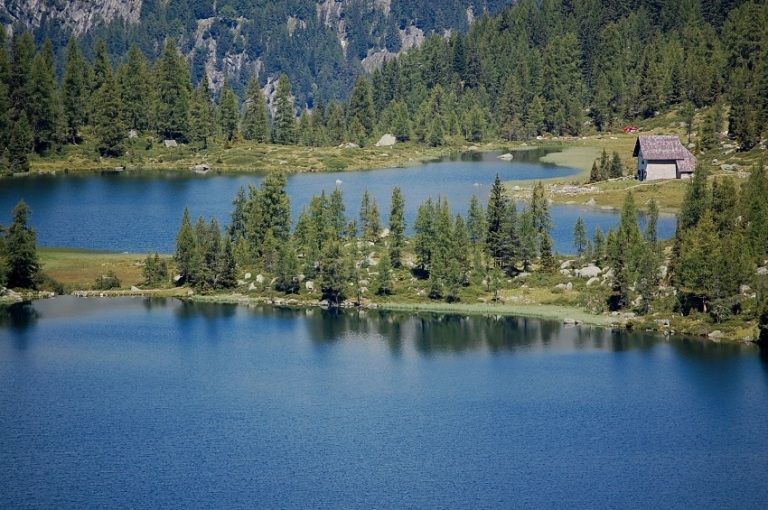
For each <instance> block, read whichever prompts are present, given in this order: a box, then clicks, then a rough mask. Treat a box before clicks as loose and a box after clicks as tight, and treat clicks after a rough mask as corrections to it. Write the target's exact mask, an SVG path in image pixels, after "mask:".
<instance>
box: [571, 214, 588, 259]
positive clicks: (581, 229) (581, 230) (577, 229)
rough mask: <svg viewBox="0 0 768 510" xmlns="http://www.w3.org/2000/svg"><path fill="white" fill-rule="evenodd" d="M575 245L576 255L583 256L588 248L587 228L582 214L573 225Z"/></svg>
mask: <svg viewBox="0 0 768 510" xmlns="http://www.w3.org/2000/svg"><path fill="white" fill-rule="evenodd" d="M573 246H574V247H575V248H576V255H577V256H578V257H579V258H582V257H583V256H584V252H585V251H586V249H587V228H586V225H584V220H583V219H582V217H581V216H579V218H578V219H577V220H576V223H575V224H574V226H573Z"/></svg>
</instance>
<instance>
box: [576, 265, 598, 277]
mask: <svg viewBox="0 0 768 510" xmlns="http://www.w3.org/2000/svg"><path fill="white" fill-rule="evenodd" d="M602 272H603V270H602V269H600V268H599V267H597V266H595V265H592V264H590V265H588V266H587V267H582V268H581V269H577V270H576V276H579V277H581V278H594V277H596V276H597V275H599V274H600V273H602Z"/></svg>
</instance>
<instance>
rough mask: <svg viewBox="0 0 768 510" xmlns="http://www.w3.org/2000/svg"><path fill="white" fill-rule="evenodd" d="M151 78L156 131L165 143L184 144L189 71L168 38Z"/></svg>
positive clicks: (173, 43) (187, 126) (186, 123)
mask: <svg viewBox="0 0 768 510" xmlns="http://www.w3.org/2000/svg"><path fill="white" fill-rule="evenodd" d="M154 75H155V76H154V83H155V87H156V88H157V103H156V107H155V118H156V122H157V130H158V132H159V133H160V135H161V136H164V137H165V138H167V139H181V140H185V139H186V138H187V135H188V131H189V103H190V80H189V69H188V68H187V63H186V61H185V60H184V57H183V56H182V55H181V54H180V53H179V50H178V48H177V47H176V42H175V41H174V40H173V39H171V38H169V39H168V40H167V41H166V43H165V49H164V50H163V54H162V56H161V57H160V59H159V60H158V61H157V63H156V64H155V71H154Z"/></svg>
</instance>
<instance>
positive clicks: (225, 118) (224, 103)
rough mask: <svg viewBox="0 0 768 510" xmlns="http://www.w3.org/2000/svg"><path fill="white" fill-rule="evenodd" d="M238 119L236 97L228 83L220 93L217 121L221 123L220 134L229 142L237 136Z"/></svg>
mask: <svg viewBox="0 0 768 510" xmlns="http://www.w3.org/2000/svg"><path fill="white" fill-rule="evenodd" d="M239 118H240V112H239V108H238V106H237V96H236V95H235V92H234V91H233V90H232V87H230V86H229V84H228V83H224V90H223V91H222V93H221V104H220V106H219V119H220V122H221V133H222V135H223V136H224V138H226V139H227V140H228V141H230V142H231V141H232V140H233V139H234V138H235V136H236V134H237V124H238V120H239Z"/></svg>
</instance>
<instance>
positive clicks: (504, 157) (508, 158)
mask: <svg viewBox="0 0 768 510" xmlns="http://www.w3.org/2000/svg"><path fill="white" fill-rule="evenodd" d="M498 158H499V159H501V160H504V161H512V159H513V158H514V156H512V154H510V153H509V152H507V153H506V154H502V155H501V156H498Z"/></svg>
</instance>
